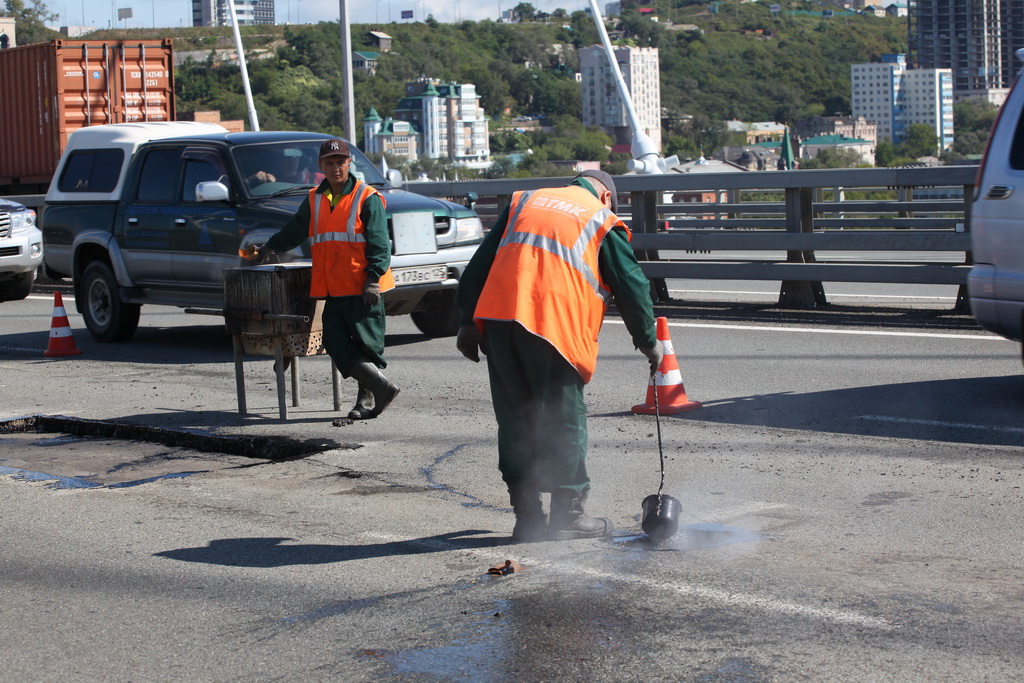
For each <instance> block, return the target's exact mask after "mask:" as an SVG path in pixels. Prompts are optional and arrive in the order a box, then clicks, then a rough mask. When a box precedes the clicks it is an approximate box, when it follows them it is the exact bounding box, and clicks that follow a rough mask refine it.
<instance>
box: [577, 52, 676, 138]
mask: <svg viewBox="0 0 1024 683" xmlns="http://www.w3.org/2000/svg"><path fill="white" fill-rule="evenodd" d="M613 51H614V53H615V61H617V62H618V64H619V70H620V71H621V72H622V79H623V80H624V81H625V83H626V90H627V91H628V92H629V95H630V98H631V99H632V100H633V108H634V109H635V110H636V116H637V120H638V122H639V125H640V128H641V129H643V131H644V132H645V133H647V135H648V136H649V137H650V138H651V140H652V141H654V144H655V145H656V147H657V149H658V151H661V77H660V74H659V58H658V48H656V47H616V48H614V49H613ZM579 57H580V82H581V85H582V87H583V123H584V125H587V126H600V127H601V129H602V130H603V131H605V132H606V133H608V134H609V135H611V136H612V138H614V140H615V146H616V147H617V148H620V149H616V150H615V151H625V152H629V145H630V143H631V142H632V141H633V132H632V129H631V128H630V125H629V116H628V114H627V110H626V105H625V104H623V102H622V98H621V97H620V96H619V91H618V88H617V86H616V84H615V75H614V74H613V73H612V67H611V65H609V63H608V58H607V56H606V54H605V51H604V48H603V47H601V46H600V45H595V46H593V47H585V48H583V49H581V50H580V51H579Z"/></svg>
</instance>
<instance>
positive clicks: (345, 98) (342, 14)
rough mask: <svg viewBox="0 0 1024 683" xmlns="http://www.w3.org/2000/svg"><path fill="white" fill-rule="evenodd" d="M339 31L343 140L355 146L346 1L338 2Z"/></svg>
mask: <svg viewBox="0 0 1024 683" xmlns="http://www.w3.org/2000/svg"><path fill="white" fill-rule="evenodd" d="M338 13H339V20H340V21H339V22H338V23H339V24H340V27H339V28H340V30H341V101H342V103H343V105H344V107H345V121H344V123H345V138H346V139H347V140H348V141H349V143H351V144H353V145H354V144H356V112H355V94H354V92H353V88H354V85H353V83H352V25H351V22H350V20H349V16H348V0H338Z"/></svg>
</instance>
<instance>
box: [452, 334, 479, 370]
mask: <svg viewBox="0 0 1024 683" xmlns="http://www.w3.org/2000/svg"><path fill="white" fill-rule="evenodd" d="M455 348H457V349H458V350H459V353H461V354H462V355H463V356H465V357H466V358H468V359H470V360H471V361H473V362H474V363H479V362H480V351H481V348H480V330H478V329H476V325H463V326H462V327H460V328H459V335H458V336H457V337H456V338H455Z"/></svg>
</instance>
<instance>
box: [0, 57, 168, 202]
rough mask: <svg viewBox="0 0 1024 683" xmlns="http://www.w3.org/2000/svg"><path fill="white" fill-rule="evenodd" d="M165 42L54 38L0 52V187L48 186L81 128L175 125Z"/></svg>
mask: <svg viewBox="0 0 1024 683" xmlns="http://www.w3.org/2000/svg"><path fill="white" fill-rule="evenodd" d="M171 42H172V41H170V40H150V41H144V40H143V41H128V40H121V41H117V40H115V41H105V40H54V41H52V42H49V43H35V44H32V45H24V46H21V47H15V48H11V49H9V50H0V83H3V84H4V96H3V97H0V150H3V151H2V153H0V185H31V184H45V183H48V182H49V180H50V177H51V176H52V175H53V171H54V170H55V169H56V167H57V162H58V161H59V160H60V155H61V152H63V151H64V146H65V145H66V144H67V141H68V136H69V135H70V134H71V133H73V132H74V131H76V130H78V129H79V128H83V127H85V126H96V125H100V124H104V123H128V122H134V121H173V120H174V55H173V50H172V47H171Z"/></svg>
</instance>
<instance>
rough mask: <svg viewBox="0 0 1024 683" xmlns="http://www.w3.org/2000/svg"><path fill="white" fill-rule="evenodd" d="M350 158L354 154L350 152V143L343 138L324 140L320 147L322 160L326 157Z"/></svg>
mask: <svg viewBox="0 0 1024 683" xmlns="http://www.w3.org/2000/svg"><path fill="white" fill-rule="evenodd" d="M336 156H343V157H350V156H352V153H351V152H349V149H348V143H347V142H345V141H344V140H342V139H341V138H331V139H330V140H324V143H323V144H322V145H320V158H321V159H323V158H324V157H336Z"/></svg>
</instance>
